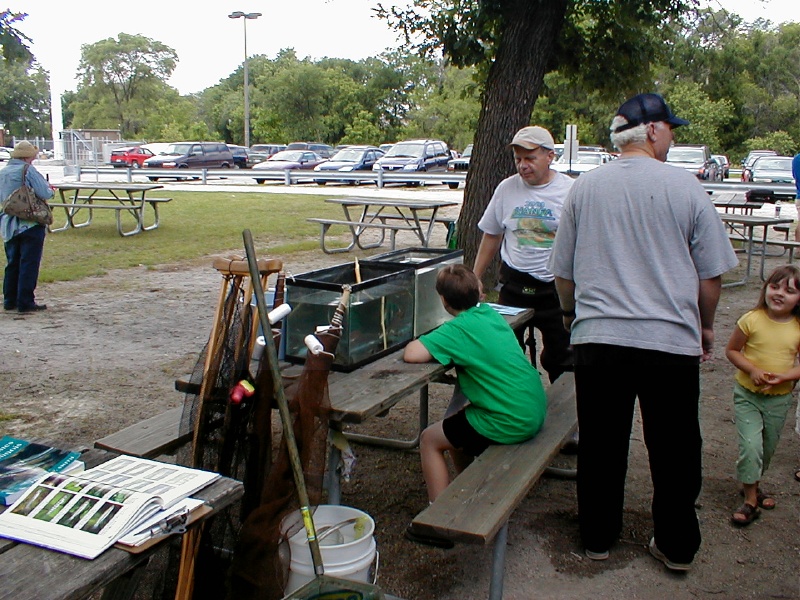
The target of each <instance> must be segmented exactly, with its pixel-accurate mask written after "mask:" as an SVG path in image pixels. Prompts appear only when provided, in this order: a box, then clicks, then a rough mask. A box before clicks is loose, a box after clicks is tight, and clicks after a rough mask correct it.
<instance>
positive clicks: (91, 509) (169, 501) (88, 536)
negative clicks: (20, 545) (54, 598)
mask: <svg viewBox="0 0 800 600" xmlns="http://www.w3.org/2000/svg"><path fill="white" fill-rule="evenodd" d="M218 477H219V475H218V474H216V473H210V472H208V471H201V470H198V469H190V468H188V467H182V466H178V465H170V464H166V463H161V462H156V461H152V460H146V459H143V458H136V457H132V456H119V457H117V458H114V459H112V460H110V461H108V462H106V463H103V464H102V465H100V466H97V467H94V468H93V469H89V470H88V471H84V472H83V473H78V474H77V475H74V476H68V475H63V474H58V473H51V474H47V475H45V476H44V477H42V478H41V479H39V481H38V482H37V483H36V484H34V485H33V486H32V487H31V488H30V489H29V490H28V491H27V492H26V493H25V494H23V496H22V497H20V498H19V500H17V501H16V502H15V503H14V504H13V505H12V506H11V507H10V508H9V509H8V510H6V511H5V512H4V513H3V514H0V536H2V537H7V538H11V539H14V540H18V541H21V542H29V543H31V544H36V545H37V546H44V547H45V548H51V549H53V550H59V551H62V552H67V553H69V554H74V555H76V556H81V557H83V558H95V557H96V556H98V555H99V554H100V553H101V552H103V550H105V549H106V548H108V547H110V546H111V545H112V544H114V542H116V541H117V540H119V539H120V538H122V537H124V536H125V535H126V534H128V533H131V532H134V531H138V530H140V529H141V528H142V526H143V524H144V523H146V522H147V521H148V520H149V519H151V518H152V517H153V516H154V515H156V514H157V513H159V512H160V511H164V512H163V513H161V514H162V515H164V518H166V517H167V516H168V515H169V514H170V512H171V511H170V510H169V509H171V508H172V507H173V506H174V505H176V504H177V503H179V502H180V501H181V500H183V499H184V498H186V497H188V496H190V495H191V494H193V493H194V492H196V491H197V490H199V489H201V488H203V487H205V486H207V485H208V484H209V483H211V482H212V481H214V480H215V479H217V478H218ZM160 520H163V519H156V521H157V522H158V521H160ZM156 529H159V530H160V528H156Z"/></svg>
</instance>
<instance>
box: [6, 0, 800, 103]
mask: <svg viewBox="0 0 800 600" xmlns="http://www.w3.org/2000/svg"><path fill="white" fill-rule="evenodd" d="M704 2H710V3H712V4H713V5H715V6H719V5H721V6H724V7H725V8H726V9H728V10H730V11H731V12H735V13H737V14H739V15H741V16H742V17H744V18H745V19H746V20H748V21H752V20H755V19H756V18H759V17H761V18H766V19H770V20H772V21H773V22H776V23H780V22H784V21H797V22H800V0H704ZM392 3H395V4H404V3H405V1H404V0H386V4H392ZM7 4H8V5H9V8H10V9H11V10H12V11H17V12H26V13H28V17H27V18H26V19H25V21H23V22H22V23H21V24H20V25H19V29H20V30H21V31H22V32H23V33H25V34H26V35H28V36H29V37H30V38H31V39H32V40H33V43H32V44H31V49H32V50H33V53H34V55H35V56H36V58H37V60H38V61H39V63H40V64H41V65H42V66H43V67H44V68H45V69H46V70H47V71H49V72H50V78H51V82H52V87H53V92H54V95H59V94H60V93H61V92H63V91H65V90H74V89H75V88H76V85H77V81H76V79H75V73H76V71H77V69H78V62H79V61H80V55H81V45H82V44H92V43H94V42H97V41H99V40H101V39H105V38H108V37H112V38H116V37H117V35H118V34H119V33H120V32H124V33H129V34H140V35H143V36H145V37H148V38H151V39H154V40H157V41H160V42H163V43H164V44H166V45H168V46H170V47H172V48H174V49H175V51H176V52H177V53H178V58H179V62H178V66H177V68H176V69H175V72H174V74H173V76H172V78H171V79H170V80H169V83H170V85H172V86H174V87H176V88H177V89H178V90H179V91H180V92H181V93H182V94H188V93H192V92H198V91H201V90H203V89H205V88H207V87H209V86H212V85H215V84H216V83H218V82H219V81H220V79H224V78H225V77H227V76H228V75H230V74H231V73H232V72H233V71H235V70H236V68H237V67H238V66H239V65H241V63H242V61H243V59H244V35H243V21H244V20H243V19H229V18H228V14H229V13H231V12H233V11H238V10H240V11H243V12H260V13H263V16H262V17H260V18H258V19H255V20H248V21H247V52H248V54H249V55H250V56H253V55H256V54H264V55H266V56H267V57H269V58H274V57H275V56H276V54H277V53H278V51H279V50H281V49H282V48H294V49H295V51H296V52H297V54H298V56H300V57H301V58H304V57H311V58H312V59H319V58H323V57H325V56H329V57H336V58H351V59H354V60H359V59H362V58H366V57H368V56H375V55H378V54H380V53H381V52H383V51H384V50H385V49H386V48H394V47H397V45H398V43H397V36H396V34H395V33H394V32H393V31H390V30H389V29H388V27H387V26H386V23H385V22H384V21H379V20H378V19H376V18H374V17H373V16H372V15H373V14H374V13H373V11H372V10H371V9H372V8H373V7H374V6H375V5H376V2H374V1H373V0H294V1H287V0H270V2H265V1H263V0H262V1H256V0H224V1H223V0H218V1H211V0H195V1H189V0H166V1H164V0H160V1H158V0H157V1H155V2H147V1H141V0H140V1H138V2H127V3H122V2H114V1H113V0H25V1H24V2H22V1H19V0H9V1H8V2H7Z"/></svg>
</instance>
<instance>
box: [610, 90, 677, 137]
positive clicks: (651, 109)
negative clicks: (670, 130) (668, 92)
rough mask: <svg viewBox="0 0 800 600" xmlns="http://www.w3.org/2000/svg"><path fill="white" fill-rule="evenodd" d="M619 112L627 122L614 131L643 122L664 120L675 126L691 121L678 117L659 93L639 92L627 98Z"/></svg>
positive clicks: (629, 127)
mask: <svg viewBox="0 0 800 600" xmlns="http://www.w3.org/2000/svg"><path fill="white" fill-rule="evenodd" d="M617 114H618V115H620V116H623V117H625V119H627V121H628V122H627V123H625V125H620V126H619V127H617V128H616V129H615V130H614V133H619V132H620V131H625V130H626V129H631V128H633V127H636V126H637V125H642V124H643V123H655V122H658V121H663V122H664V123H669V124H670V125H672V126H673V127H678V126H679V125H688V124H689V121H687V120H686V119H680V118H678V117H676V116H675V115H674V114H673V113H672V111H671V110H670V109H669V106H667V103H666V102H665V101H664V98H662V97H661V96H659V95H658V94H639V95H638V96H634V97H633V98H631V99H630V100H627V101H626V102H625V103H624V104H623V105H622V106H620V107H619V110H618V111H617Z"/></svg>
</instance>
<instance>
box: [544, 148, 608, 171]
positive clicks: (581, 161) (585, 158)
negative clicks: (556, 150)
mask: <svg viewBox="0 0 800 600" xmlns="http://www.w3.org/2000/svg"><path fill="white" fill-rule="evenodd" d="M611 160H612V156H611V155H610V154H609V153H608V152H588V151H579V152H578V156H577V157H575V159H574V160H573V161H572V164H571V165H570V163H569V161H568V160H567V157H566V155H562V156H561V157H560V158H559V159H558V160H556V161H555V162H554V163H553V169H555V170H556V171H560V172H561V173H567V174H568V175H580V174H581V173H586V171H591V170H592V169H596V168H597V167H599V166H600V165H604V164H606V163H607V162H611Z"/></svg>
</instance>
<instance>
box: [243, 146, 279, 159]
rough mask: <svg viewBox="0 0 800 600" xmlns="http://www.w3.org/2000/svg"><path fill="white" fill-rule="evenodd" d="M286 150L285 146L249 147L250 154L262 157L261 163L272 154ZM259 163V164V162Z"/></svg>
mask: <svg viewBox="0 0 800 600" xmlns="http://www.w3.org/2000/svg"><path fill="white" fill-rule="evenodd" d="M281 150H286V144H253V145H252V146H250V153H251V154H259V155H262V154H263V155H264V158H262V159H261V161H264V160H267V159H268V158H269V157H270V156H272V155H273V154H276V153H278V152H280V151H281ZM261 161H259V162H261Z"/></svg>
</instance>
